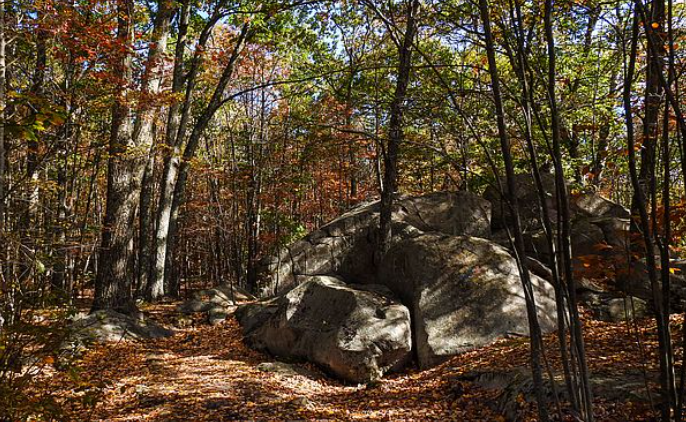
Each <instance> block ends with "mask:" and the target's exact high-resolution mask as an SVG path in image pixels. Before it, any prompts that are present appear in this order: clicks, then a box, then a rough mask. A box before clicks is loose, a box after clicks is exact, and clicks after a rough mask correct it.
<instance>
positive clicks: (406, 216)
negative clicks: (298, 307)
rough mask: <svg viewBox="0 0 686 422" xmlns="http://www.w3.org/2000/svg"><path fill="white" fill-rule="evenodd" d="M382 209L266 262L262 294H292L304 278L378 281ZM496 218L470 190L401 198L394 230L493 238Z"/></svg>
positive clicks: (371, 208)
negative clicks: (492, 225)
mask: <svg viewBox="0 0 686 422" xmlns="http://www.w3.org/2000/svg"><path fill="white" fill-rule="evenodd" d="M379 209H380V204H379V201H375V202H372V203H367V204H363V205H360V206H358V207H356V208H354V209H353V210H351V211H350V212H347V213H345V214H343V215H342V216H340V217H338V218H336V219H335V220H333V221H331V222H330V223H328V224H326V225H324V226H322V227H321V228H320V229H319V230H316V231H314V232H312V233H310V234H309V235H307V236H306V237H305V238H303V239H301V240H299V241H297V242H295V243H294V244H292V245H290V246H288V247H286V248H283V249H282V250H281V251H279V252H278V253H277V254H275V255H274V256H273V257H270V258H268V259H267V260H265V261H264V262H263V267H262V270H261V280H260V291H259V293H258V296H260V297H269V296H275V295H277V294H280V293H283V292H286V291H288V290H289V289H291V288H293V287H294V286H296V285H297V284H298V278H299V276H310V275H337V276H340V277H343V278H344V279H350V280H355V281H356V282H358V283H368V284H372V283H375V282H376V272H377V265H376V263H375V262H374V249H375V235H376V231H377V227H378V224H379ZM490 215H491V205H490V203H489V202H488V201H487V200H485V199H483V198H481V197H479V196H477V195H475V194H472V193H469V192H435V193H430V194H428V195H424V196H420V197H399V198H398V199H397V200H396V201H395V203H394V208H393V221H394V228H393V230H394V233H395V239H396V240H398V239H404V238H407V237H413V236H417V235H419V234H421V233H422V232H424V231H440V232H443V233H447V234H454V235H470V236H480V237H488V236H489V235H490Z"/></svg>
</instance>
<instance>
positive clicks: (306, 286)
mask: <svg viewBox="0 0 686 422" xmlns="http://www.w3.org/2000/svg"><path fill="white" fill-rule="evenodd" d="M236 317H237V319H238V321H239V322H240V323H241V325H242V327H243V332H244V334H245V340H246V342H247V343H248V344H249V345H250V346H252V347H254V348H256V349H258V350H262V351H266V352H269V353H271V354H273V355H276V356H284V357H291V358H301V359H306V360H309V361H310V362H313V363H316V364H318V365H319V366H321V367H322V368H323V369H325V370H326V371H328V372H330V373H332V374H334V375H336V376H337V377H339V378H341V379H344V380H347V381H350V382H368V381H374V380H377V379H378V378H380V377H381V376H382V375H383V374H384V373H386V372H388V371H390V370H393V369H396V368H399V367H401V366H402V365H404V364H405V363H406V362H407V361H408V360H409V359H410V350H411V347H412V340H411V328H410V313H409V311H408V309H407V308H406V307H405V306H403V305H402V304H400V303H399V302H398V301H397V300H395V299H394V298H393V297H392V294H391V293H390V291H388V290H387V289H385V288H383V287H381V286H351V285H346V284H345V283H343V282H342V281H340V280H339V279H337V278H334V277H327V276H313V277H310V278H309V279H308V280H307V281H305V282H303V283H302V284H300V285H299V286H298V287H296V288H294V289H292V290H291V291H289V292H288V293H286V294H284V295H282V296H280V297H277V298H275V299H271V300H267V301H263V302H257V303H253V304H248V305H244V306H241V307H239V309H238V311H237V312H236Z"/></svg>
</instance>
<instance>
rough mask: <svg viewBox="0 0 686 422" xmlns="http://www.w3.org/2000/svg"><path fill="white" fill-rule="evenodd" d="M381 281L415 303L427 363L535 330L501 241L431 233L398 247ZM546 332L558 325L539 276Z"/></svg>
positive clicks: (548, 289) (419, 345)
mask: <svg viewBox="0 0 686 422" xmlns="http://www.w3.org/2000/svg"><path fill="white" fill-rule="evenodd" d="M380 274H381V282H382V283H383V284H384V285H385V286H387V287H388V288H389V289H391V290H392V291H393V292H394V293H395V294H397V295H398V296H399V297H400V299H401V301H402V302H403V303H404V304H406V305H407V306H408V307H410V310H411V313H412V318H413V332H414V336H415V347H416V353H417V357H418V360H419V364H420V366H421V367H423V368H426V367H430V366H433V365H435V364H438V363H440V362H442V361H443V360H445V359H446V358H448V357H450V356H453V355H456V354H459V353H461V352H464V351H466V350H470V349H474V348H477V347H480V346H483V345H485V344H488V343H490V342H492V341H494V340H496V339H498V338H502V337H504V336H506V335H528V333H529V325H528V320H527V313H526V305H525V301H524V293H523V288H522V284H521V281H520V278H519V271H518V269H517V264H516V262H515V260H514V258H512V256H511V255H510V254H509V253H508V252H507V251H506V250H505V249H504V248H503V247H501V246H499V245H497V244H495V243H493V242H490V241H489V240H486V239H480V238H475V237H468V236H448V235H444V234H438V233H430V234H425V235H422V236H419V237H416V238H414V239H407V240H404V241H401V242H399V243H397V244H396V245H394V246H393V247H392V248H391V249H390V250H389V251H388V253H387V254H386V257H385V259H384V261H383V263H382V266H381V272H380ZM532 282H533V284H534V289H535V295H536V302H537V307H538V317H539V321H540V324H541V328H542V329H543V331H544V332H550V331H552V330H554V329H555V327H556V312H555V299H554V298H555V295H554V290H553V287H552V286H551V285H550V284H548V282H546V281H545V280H543V279H541V278H539V277H537V276H535V275H532Z"/></svg>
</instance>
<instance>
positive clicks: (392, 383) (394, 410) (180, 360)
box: [45, 304, 682, 421]
mask: <svg viewBox="0 0 686 422" xmlns="http://www.w3.org/2000/svg"><path fill="white" fill-rule="evenodd" d="M174 309H175V304H165V305H157V306H153V307H149V308H146V309H145V311H146V313H149V314H150V316H151V317H152V318H154V319H156V320H158V321H159V322H162V323H164V324H166V325H174V324H177V325H178V320H177V318H178V315H177V314H176V312H175V311H174ZM681 323H682V320H681V319H678V320H677V319H674V324H673V326H674V328H675V335H678V334H677V331H679V330H680V326H681ZM585 333H586V342H587V348H588V350H587V354H588V358H589V363H590V366H591V369H592V372H593V376H594V377H597V376H608V375H609V376H613V377H621V376H622V374H625V373H629V371H644V370H645V371H648V372H653V371H654V370H655V364H656V361H657V359H656V356H655V348H656V344H655V343H656V337H655V327H654V324H653V323H652V322H651V321H650V320H644V321H638V322H637V323H635V324H634V323H631V324H626V323H620V324H609V323H601V322H597V321H590V320H588V319H586V320H585ZM637 339H640V342H639V341H637ZM527 342H528V340H527V339H523V338H518V339H517V338H515V339H508V340H503V341H500V342H498V343H496V344H493V345H490V346H488V347H485V348H482V349H478V350H475V351H473V352H470V353H466V354H463V355H461V356H458V357H455V358H453V359H451V360H450V361H448V362H446V363H445V364H443V365H441V366H439V367H436V368H433V369H430V370H426V371H418V370H417V369H412V368H411V369H409V370H407V371H405V372H404V373H401V374H391V375H389V376H387V377H386V378H385V379H383V380H382V381H380V382H378V383H375V384H374V385H345V384H342V383H340V382H338V381H336V380H333V379H331V378H329V377H327V376H326V375H325V374H324V373H322V372H321V371H319V370H318V369H316V368H315V367H314V366H311V365H307V364H295V367H296V368H299V369H301V370H302V371H303V373H304V374H305V375H291V376H283V375H279V374H277V373H273V372H263V371H261V370H259V369H258V365H259V364H260V363H263V362H274V361H275V360H274V358H272V357H270V356H267V355H264V354H261V353H258V352H255V351H253V350H250V349H248V348H247V347H246V346H245V345H244V344H243V341H242V335H241V330H240V327H239V326H238V323H237V322H236V320H235V319H234V318H233V317H230V318H228V319H227V320H226V321H225V322H224V323H222V324H221V325H219V326H214V327H212V326H209V325H207V324H203V323H202V321H201V320H200V319H199V317H198V319H197V320H195V321H194V324H192V326H190V327H187V328H178V329H177V334H176V335H174V336H173V337H170V338H165V339H160V340H154V341H146V342H142V343H133V342H129V343H127V342H119V343H109V344H102V345H99V346H96V347H95V348H93V349H92V350H90V351H89V352H87V353H86V354H85V355H84V357H83V358H82V360H81V361H80V362H79V366H80V367H81V368H82V372H80V375H79V377H78V378H79V382H80V383H81V384H82V385H83V388H77V389H74V383H73V377H72V379H70V378H69V377H68V376H67V375H68V374H65V373H64V372H57V371H55V372H53V373H52V374H51V376H50V377H49V379H48V380H47V383H46V385H45V388H50V389H52V391H53V392H59V394H60V395H61V396H62V397H64V398H65V399H67V402H70V403H72V407H71V408H70V409H69V413H68V416H67V417H68V418H69V419H70V420H87V421H205V420H207V421H239V420H241V421H243V420H244V421H296V420H297V421H301V420H302V421H312V420H322V421H323V420H327V421H328V420H336V421H338V420H346V421H347V420H365V421H430V420H435V421H451V420H452V421H504V418H503V417H502V416H501V415H499V414H498V413H497V412H496V411H494V410H493V404H494V403H496V402H497V399H498V394H499V392H498V391H496V390H487V389H481V388H479V387H477V386H476V385H474V384H472V383H471V382H468V381H464V380H461V379H460V376H461V375H463V374H465V373H469V372H470V371H475V370H479V371H483V370H485V369H487V368H490V369H493V370H498V371H508V370H515V369H516V368H518V367H523V366H525V365H526V362H527V360H528V357H529V348H528V343H527ZM546 342H547V348H548V350H549V353H548V361H549V363H550V364H551V365H553V366H556V358H555V357H554V356H553V355H554V353H553V351H554V350H556V347H555V346H556V339H555V338H554V336H551V337H549V338H548V339H547V340H546ZM679 344H680V343H679ZM642 356H645V358H644V357H642ZM678 358H679V362H680V359H681V350H679V351H678ZM94 386H97V391H98V394H99V396H98V401H97V404H96V405H95V406H93V407H92V408H84V407H82V406H81V405H76V403H78V402H79V401H77V400H72V401H69V400H68V399H74V398H77V397H78V396H79V395H83V394H85V392H87V391H92V389H93V388H95V387H94ZM644 392H645V390H644ZM638 396H641V392H637V395H636V397H638ZM517 402H518V403H517V405H518V406H519V407H520V413H521V415H522V416H523V418H522V419H523V420H534V417H533V415H534V414H535V409H534V408H533V406H532V405H530V404H528V403H527V402H526V401H525V400H522V399H521V398H520V399H519V400H517ZM595 402H596V415H597V420H601V421H632V420H634V421H635V420H646V421H647V420H652V419H651V417H650V415H651V414H653V411H652V410H651V408H650V405H648V404H647V403H646V402H645V401H638V400H637V401H633V399H632V397H621V398H618V397H615V398H614V399H608V398H606V397H603V396H602V394H601V395H600V396H598V397H596V399H595ZM551 410H553V411H554V406H553V409H551Z"/></svg>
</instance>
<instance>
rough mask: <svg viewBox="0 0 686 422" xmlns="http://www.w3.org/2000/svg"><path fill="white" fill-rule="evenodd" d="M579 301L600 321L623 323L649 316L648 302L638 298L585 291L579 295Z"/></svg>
mask: <svg viewBox="0 0 686 422" xmlns="http://www.w3.org/2000/svg"><path fill="white" fill-rule="evenodd" d="M579 300H580V301H581V302H583V303H584V305H585V306H586V307H587V308H589V309H590V310H591V313H592V314H593V317H594V318H595V319H598V320H600V321H608V322H621V321H626V320H630V319H640V318H645V317H646V316H648V304H647V302H646V301H645V300H643V299H640V298H637V297H632V296H625V297H621V296H617V295H616V294H612V293H606V292H591V291H585V292H582V293H581V294H580V295H579Z"/></svg>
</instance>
